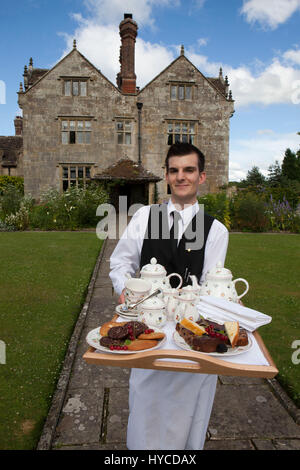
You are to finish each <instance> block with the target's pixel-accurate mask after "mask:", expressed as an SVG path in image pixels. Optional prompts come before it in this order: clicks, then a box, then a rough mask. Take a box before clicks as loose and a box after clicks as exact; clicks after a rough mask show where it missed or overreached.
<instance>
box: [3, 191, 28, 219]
mask: <svg viewBox="0 0 300 470" xmlns="http://www.w3.org/2000/svg"><path fill="white" fill-rule="evenodd" d="M22 198H23V193H22V192H21V191H20V190H19V189H18V188H16V187H15V186H14V185H7V186H6V188H5V191H3V194H2V196H0V217H1V219H2V220H4V219H5V218H6V217H7V216H8V215H10V214H15V213H16V212H17V211H18V210H19V209H20V206H21V201H22Z"/></svg>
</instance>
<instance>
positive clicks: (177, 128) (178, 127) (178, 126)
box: [174, 122, 180, 132]
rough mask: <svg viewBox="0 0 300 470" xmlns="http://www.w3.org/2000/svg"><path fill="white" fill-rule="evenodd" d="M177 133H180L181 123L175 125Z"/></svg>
mask: <svg viewBox="0 0 300 470" xmlns="http://www.w3.org/2000/svg"><path fill="white" fill-rule="evenodd" d="M174 131H175V132H180V122H176V123H175V129H174Z"/></svg>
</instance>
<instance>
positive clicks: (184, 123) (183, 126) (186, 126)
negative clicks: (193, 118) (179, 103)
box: [182, 122, 188, 133]
mask: <svg viewBox="0 0 300 470" xmlns="http://www.w3.org/2000/svg"><path fill="white" fill-rule="evenodd" d="M187 131H188V125H187V122H183V123H182V132H184V133H187Z"/></svg>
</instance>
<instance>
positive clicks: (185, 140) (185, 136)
mask: <svg viewBox="0 0 300 470" xmlns="http://www.w3.org/2000/svg"><path fill="white" fill-rule="evenodd" d="M182 142H184V143H187V142H188V136H187V134H182Z"/></svg>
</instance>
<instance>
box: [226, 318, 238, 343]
mask: <svg viewBox="0 0 300 470" xmlns="http://www.w3.org/2000/svg"><path fill="white" fill-rule="evenodd" d="M224 327H225V331H226V333H227V336H228V338H229V341H230V344H231V347H232V348H234V347H235V346H236V344H237V342H238V339H239V322H237V321H225V322H224Z"/></svg>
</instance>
